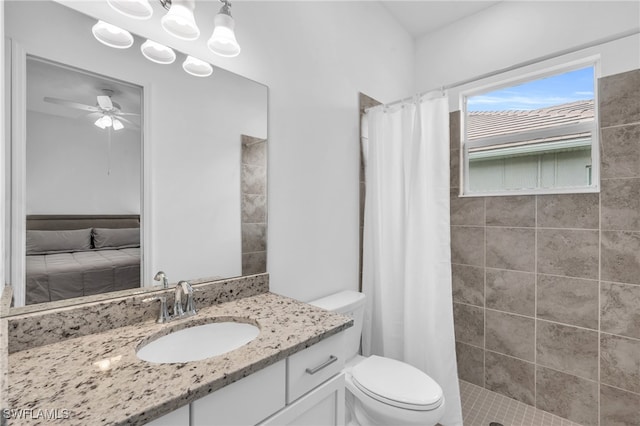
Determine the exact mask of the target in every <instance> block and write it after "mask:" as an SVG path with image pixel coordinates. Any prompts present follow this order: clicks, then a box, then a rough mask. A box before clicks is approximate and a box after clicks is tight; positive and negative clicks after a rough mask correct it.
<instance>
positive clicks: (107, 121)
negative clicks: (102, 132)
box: [93, 115, 122, 129]
mask: <svg viewBox="0 0 640 426" xmlns="http://www.w3.org/2000/svg"><path fill="white" fill-rule="evenodd" d="M93 124H95V125H96V126H98V127H100V128H101V129H106V128H107V127H111V126H112V125H113V120H112V119H111V117H109V116H108V115H103V116H102V117H100V118H98V119H97V120H96V122H95V123H93ZM120 124H122V123H120Z"/></svg>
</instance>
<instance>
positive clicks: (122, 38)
mask: <svg viewBox="0 0 640 426" xmlns="http://www.w3.org/2000/svg"><path fill="white" fill-rule="evenodd" d="M91 32H93V36H94V37H95V38H96V40H98V41H99V42H100V43H102V44H104V45H106V46H109V47H115V48H116V49H127V48H129V47H131V45H133V36H132V35H131V33H130V32H129V31H126V30H123V29H122V28H120V27H116V26H115V25H112V24H109V23H108V22H104V21H98V23H97V24H95V25H94V26H93V27H92V28H91Z"/></svg>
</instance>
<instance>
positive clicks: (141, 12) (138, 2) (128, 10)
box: [107, 0, 153, 19]
mask: <svg viewBox="0 0 640 426" xmlns="http://www.w3.org/2000/svg"><path fill="white" fill-rule="evenodd" d="M107 3H109V6H111V8H112V9H113V10H115V11H117V12H119V13H121V14H123V15H125V16H128V17H129V18H133V19H149V18H151V15H153V8H152V7H151V5H150V4H149V0H107Z"/></svg>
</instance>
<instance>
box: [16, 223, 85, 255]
mask: <svg viewBox="0 0 640 426" xmlns="http://www.w3.org/2000/svg"><path fill="white" fill-rule="evenodd" d="M26 245H27V250H26V251H27V254H28V255H29V254H49V253H61V252H70V251H84V250H91V228H87V229H70V230H63V231H36V230H27V244H26Z"/></svg>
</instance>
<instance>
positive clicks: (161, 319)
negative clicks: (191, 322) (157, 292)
mask: <svg viewBox="0 0 640 426" xmlns="http://www.w3.org/2000/svg"><path fill="white" fill-rule="evenodd" d="M158 274H160V273H158ZM156 276H157V275H156ZM194 291H196V290H194V288H193V287H191V284H189V282H188V281H180V282H179V283H178V284H176V286H175V287H174V289H173V312H172V313H171V314H170V313H169V310H168V309H167V297H166V296H154V297H149V298H146V299H143V300H142V301H143V302H154V301H156V300H159V301H160V313H159V314H158V319H157V320H156V322H157V323H158V324H162V323H165V322H169V321H171V320H174V319H179V318H184V317H190V316H192V315H195V314H196V313H197V311H196V305H195V302H194V300H193V292H194ZM183 296H186V300H183Z"/></svg>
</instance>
